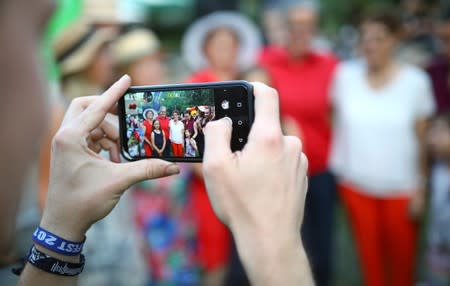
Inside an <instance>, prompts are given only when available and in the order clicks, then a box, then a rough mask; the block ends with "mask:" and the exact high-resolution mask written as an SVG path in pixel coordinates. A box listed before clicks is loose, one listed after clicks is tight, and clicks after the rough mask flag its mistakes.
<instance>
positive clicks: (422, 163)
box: [409, 118, 429, 219]
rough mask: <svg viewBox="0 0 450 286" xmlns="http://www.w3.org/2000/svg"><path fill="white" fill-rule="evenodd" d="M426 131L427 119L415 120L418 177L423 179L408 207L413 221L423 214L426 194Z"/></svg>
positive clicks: (427, 172)
mask: <svg viewBox="0 0 450 286" xmlns="http://www.w3.org/2000/svg"><path fill="white" fill-rule="evenodd" d="M427 129H428V119H426V118H421V119H419V120H417V122H416V125H415V131H416V136H417V141H418V143H419V144H418V145H419V168H420V175H421V177H422V178H423V179H422V180H423V181H421V182H420V184H421V186H420V188H419V189H418V190H417V191H416V193H415V194H414V195H413V196H412V198H411V201H410V205H409V214H410V216H411V217H412V218H413V219H419V218H420V217H421V216H422V215H423V214H424V212H425V207H426V193H427V182H426V180H425V178H427V177H428V174H429V170H428V156H427V148H426V132H427Z"/></svg>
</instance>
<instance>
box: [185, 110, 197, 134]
mask: <svg viewBox="0 0 450 286" xmlns="http://www.w3.org/2000/svg"><path fill="white" fill-rule="evenodd" d="M192 112H193V110H192V111H190V110H187V111H186V113H185V114H184V120H183V124H184V129H185V130H189V133H191V136H193V137H196V136H197V128H196V127H197V126H196V125H195V119H194V117H193V116H192Z"/></svg>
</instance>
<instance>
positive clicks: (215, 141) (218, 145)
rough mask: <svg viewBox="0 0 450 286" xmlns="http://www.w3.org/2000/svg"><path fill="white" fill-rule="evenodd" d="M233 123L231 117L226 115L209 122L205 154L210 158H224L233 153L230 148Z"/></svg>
mask: <svg viewBox="0 0 450 286" xmlns="http://www.w3.org/2000/svg"><path fill="white" fill-rule="evenodd" d="M232 131H233V123H232V121H231V119H230V118H228V117H224V118H222V119H219V120H215V121H211V122H209V123H208V124H207V125H206V127H205V155H204V161H205V160H208V158H210V157H213V158H218V157H219V158H222V157H224V156H229V155H231V154H232V152H231V148H230V142H231V133H232Z"/></svg>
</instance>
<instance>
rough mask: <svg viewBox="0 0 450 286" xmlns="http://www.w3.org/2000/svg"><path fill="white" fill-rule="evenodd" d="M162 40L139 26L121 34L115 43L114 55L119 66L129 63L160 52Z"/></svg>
mask: <svg viewBox="0 0 450 286" xmlns="http://www.w3.org/2000/svg"><path fill="white" fill-rule="evenodd" d="M159 48H160V42H159V40H158V38H157V37H156V35H155V33H153V32H152V31H150V30H147V29H143V28H139V29H134V30H131V31H129V32H127V33H125V34H124V35H122V36H120V37H119V38H118V39H117V40H116V41H115V43H114V45H113V55H114V59H115V62H116V64H117V65H118V66H125V65H128V64H130V63H132V62H134V61H136V60H137V59H139V58H141V57H144V56H148V55H153V54H154V53H156V52H158V51H159Z"/></svg>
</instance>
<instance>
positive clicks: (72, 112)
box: [62, 95, 99, 125]
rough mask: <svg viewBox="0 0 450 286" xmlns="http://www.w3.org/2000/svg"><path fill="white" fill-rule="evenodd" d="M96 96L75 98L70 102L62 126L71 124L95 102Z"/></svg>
mask: <svg viewBox="0 0 450 286" xmlns="http://www.w3.org/2000/svg"><path fill="white" fill-rule="evenodd" d="M98 97H99V96H98V95H91V96H83V97H77V98H75V99H73V100H72V101H71V102H70V105H69V108H68V109H67V111H66V114H65V115H64V119H63V122H62V124H63V125H64V124H65V123H68V122H71V121H73V120H74V118H76V117H78V116H79V115H80V114H81V113H82V112H83V111H84V110H85V109H86V107H88V106H89V105H90V104H92V103H93V102H94V101H95V100H97V98H98Z"/></svg>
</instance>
